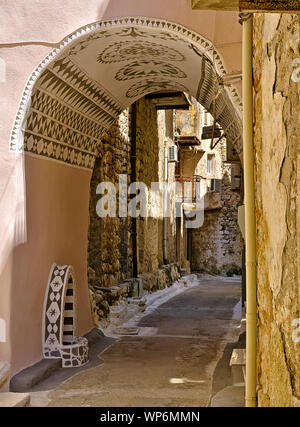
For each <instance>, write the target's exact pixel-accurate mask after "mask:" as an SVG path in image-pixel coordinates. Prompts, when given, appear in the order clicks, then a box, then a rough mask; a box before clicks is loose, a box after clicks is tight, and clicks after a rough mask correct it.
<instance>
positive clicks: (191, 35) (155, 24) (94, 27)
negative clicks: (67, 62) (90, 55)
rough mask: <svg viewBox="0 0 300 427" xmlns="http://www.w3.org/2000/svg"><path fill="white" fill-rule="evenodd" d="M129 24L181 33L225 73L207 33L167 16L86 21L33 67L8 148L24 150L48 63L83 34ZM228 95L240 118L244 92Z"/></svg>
mask: <svg viewBox="0 0 300 427" xmlns="http://www.w3.org/2000/svg"><path fill="white" fill-rule="evenodd" d="M126 25H133V26H137V27H146V28H154V29H165V30H168V31H170V32H171V33H176V34H178V35H180V36H181V37H182V38H183V39H187V40H189V41H190V42H191V43H193V44H194V45H195V46H196V47H198V48H199V49H200V51H201V53H202V54H203V55H206V57H208V58H209V59H210V61H211V62H212V63H213V65H214V67H215V70H216V72H217V73H218V74H219V75H220V76H221V77H224V75H225V74H226V68H225V63H224V60H223V58H222V56H221V54H220V53H219V52H218V51H217V50H216V48H215V47H214V45H213V43H211V42H210V41H209V40H207V39H206V38H205V37H203V36H201V35H200V34H198V33H197V32H195V31H193V30H190V29H188V28H186V27H183V26H182V25H180V24H176V23H174V22H171V21H168V20H164V19H156V18H148V17H122V18H116V19H110V20H105V21H96V22H94V23H91V24H87V25H84V26H82V27H80V28H78V29H77V30H75V31H74V32H72V33H71V34H69V35H68V36H66V37H64V38H63V39H62V41H61V42H59V43H58V46H57V47H56V48H54V49H52V51H51V52H50V53H49V54H48V55H47V56H46V57H45V58H44V59H43V60H42V61H41V62H40V64H39V65H38V66H37V67H36V68H35V69H34V71H33V72H32V73H31V75H30V77H29V79H28V80H27V83H26V85H25V88H24V90H23V94H22V96H21V101H20V103H19V106H18V110H17V114H16V118H15V121H14V124H13V128H12V131H11V137H10V144H9V151H12V152H19V151H22V147H23V135H22V130H24V129H23V128H24V126H25V122H26V115H27V112H28V110H29V107H30V100H31V93H32V90H33V88H34V85H35V83H36V81H37V80H38V78H39V77H40V75H41V74H42V72H43V71H44V70H45V69H46V68H47V66H48V65H49V64H50V63H51V62H52V61H53V60H54V59H55V58H57V57H58V56H59V55H61V54H63V53H64V52H66V51H67V49H69V48H70V47H71V46H72V45H73V44H75V43H76V42H77V41H79V39H80V38H81V37H84V36H86V35H88V34H92V33H93V32H97V31H99V30H101V29H104V28H105V29H106V28H113V27H122V26H126ZM225 90H226V91H227V93H228V95H229V98H230V100H231V102H232V106H233V107H234V109H235V111H236V112H237V114H238V117H239V118H241V113H242V102H241V96H240V94H239V93H238V91H237V89H236V88H235V87H234V86H232V85H230V86H227V87H225Z"/></svg>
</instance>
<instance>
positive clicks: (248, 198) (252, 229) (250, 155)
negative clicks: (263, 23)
mask: <svg viewBox="0 0 300 427" xmlns="http://www.w3.org/2000/svg"><path fill="white" fill-rule="evenodd" d="M240 18H241V20H240V22H242V25H243V156H244V191H245V193H244V196H245V237H246V239H245V240H246V396H245V398H246V406H247V407H255V406H256V319H257V313H256V226H255V198H254V197H255V195H254V147H253V81H252V70H253V68H252V65H253V64H252V53H253V51H252V49H253V48H252V46H253V15H252V14H251V13H241V14H240Z"/></svg>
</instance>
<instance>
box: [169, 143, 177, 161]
mask: <svg viewBox="0 0 300 427" xmlns="http://www.w3.org/2000/svg"><path fill="white" fill-rule="evenodd" d="M168 161H169V162H178V147H177V145H175V144H172V145H170V146H169V157H168Z"/></svg>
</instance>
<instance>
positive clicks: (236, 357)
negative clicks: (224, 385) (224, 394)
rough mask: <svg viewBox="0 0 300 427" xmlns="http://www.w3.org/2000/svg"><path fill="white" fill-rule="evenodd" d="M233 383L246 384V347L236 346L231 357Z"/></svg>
mask: <svg viewBox="0 0 300 427" xmlns="http://www.w3.org/2000/svg"><path fill="white" fill-rule="evenodd" d="M230 367H231V376H232V383H233V385H243V384H245V376H246V370H245V369H246V349H244V348H234V349H233V351H232V354H231V359H230Z"/></svg>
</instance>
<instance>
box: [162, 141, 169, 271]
mask: <svg viewBox="0 0 300 427" xmlns="http://www.w3.org/2000/svg"><path fill="white" fill-rule="evenodd" d="M168 166H169V164H168V148H167V141H165V147H164V182H165V183H167V182H168V177H169V173H168V172H169V171H168V169H169V168H168ZM164 196H165V197H164V199H163V203H164V212H165V209H166V204H167V203H168V200H167V199H168V197H167V195H166V194H164ZM163 259H164V264H167V263H168V250H167V218H166V217H165V215H163Z"/></svg>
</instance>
